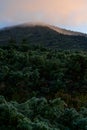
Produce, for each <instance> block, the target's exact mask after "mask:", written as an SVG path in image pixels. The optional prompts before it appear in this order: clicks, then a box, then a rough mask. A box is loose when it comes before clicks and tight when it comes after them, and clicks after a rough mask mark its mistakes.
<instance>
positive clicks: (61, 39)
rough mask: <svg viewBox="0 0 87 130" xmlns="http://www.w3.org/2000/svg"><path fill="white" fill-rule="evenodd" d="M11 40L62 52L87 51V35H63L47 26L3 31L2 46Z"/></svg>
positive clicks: (0, 36) (13, 28)
mask: <svg viewBox="0 0 87 130" xmlns="http://www.w3.org/2000/svg"><path fill="white" fill-rule="evenodd" d="M14 39H15V40H14ZM10 40H11V41H12V40H13V41H14V42H15V43H16V44H21V42H22V41H24V42H25V43H28V44H34V45H43V46H45V47H50V48H55V49H62V50H63V49H65V50H68V49H74V50H87V35H85V34H84V35H78V36H72V35H63V34H60V33H58V32H56V31H54V30H53V29H50V28H49V27H47V26H39V25H38V26H24V27H23V26H17V27H11V28H8V29H5V30H1V31H0V44H1V45H2V44H3V45H6V44H7V43H8V42H9V41H10ZM24 42H23V43H24Z"/></svg>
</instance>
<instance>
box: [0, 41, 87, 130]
mask: <svg viewBox="0 0 87 130" xmlns="http://www.w3.org/2000/svg"><path fill="white" fill-rule="evenodd" d="M23 42H24V41H23ZM0 95H3V96H4V97H5V98H4V97H3V96H0V130H87V53H86V52H83V51H79V52H77V51H57V50H53V49H47V48H44V47H40V46H28V45H26V44H24V45H21V46H17V45H9V46H2V47H0ZM26 100H27V101H26ZM22 102H24V103H22Z"/></svg>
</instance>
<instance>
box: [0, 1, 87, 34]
mask: <svg viewBox="0 0 87 130" xmlns="http://www.w3.org/2000/svg"><path fill="white" fill-rule="evenodd" d="M25 22H43V23H44V22H45V23H48V24H54V25H57V26H61V27H67V28H70V29H77V31H79V30H81V31H84V32H87V31H86V29H87V0H0V26H6V25H10V24H18V23H25Z"/></svg>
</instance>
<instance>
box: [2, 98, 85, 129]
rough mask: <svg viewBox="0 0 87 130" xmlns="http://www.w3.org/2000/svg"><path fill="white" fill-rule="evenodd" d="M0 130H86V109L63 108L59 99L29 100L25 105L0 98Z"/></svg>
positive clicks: (62, 103) (63, 105) (63, 104)
mask: <svg viewBox="0 0 87 130" xmlns="http://www.w3.org/2000/svg"><path fill="white" fill-rule="evenodd" d="M0 130H87V108H81V109H80V110H79V111H78V112H77V111H76V110H75V109H74V108H70V109H69V108H65V103H64V102H63V101H61V100H60V99H54V100H49V102H48V101H47V100H46V99H45V98H35V97H33V98H31V99H29V100H28V101H27V102H25V103H21V104H19V103H17V102H13V101H11V102H7V101H6V100H5V99H4V97H2V96H1V97H0Z"/></svg>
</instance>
